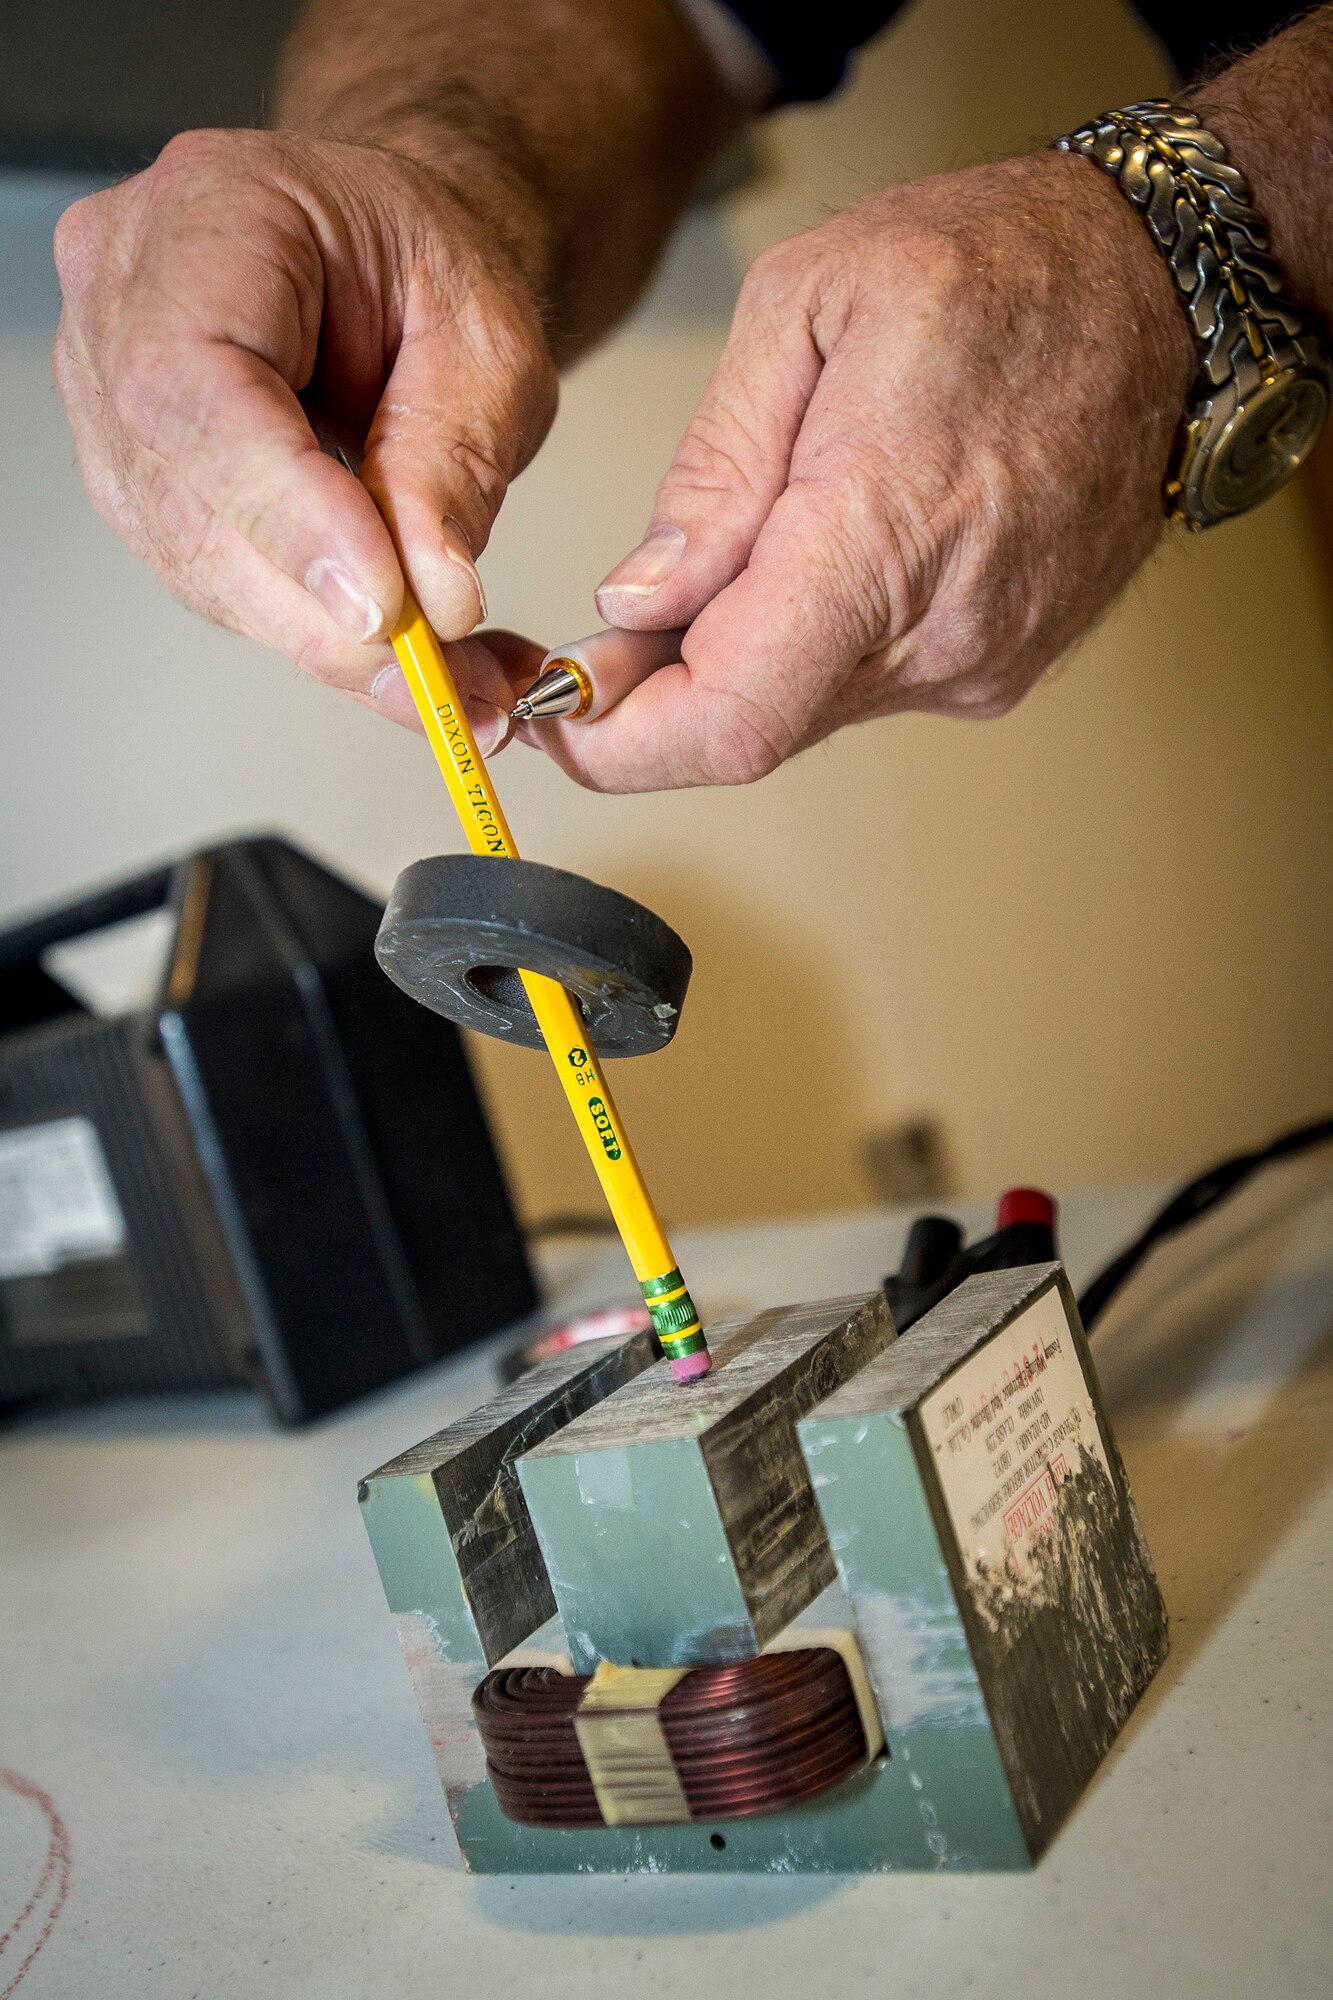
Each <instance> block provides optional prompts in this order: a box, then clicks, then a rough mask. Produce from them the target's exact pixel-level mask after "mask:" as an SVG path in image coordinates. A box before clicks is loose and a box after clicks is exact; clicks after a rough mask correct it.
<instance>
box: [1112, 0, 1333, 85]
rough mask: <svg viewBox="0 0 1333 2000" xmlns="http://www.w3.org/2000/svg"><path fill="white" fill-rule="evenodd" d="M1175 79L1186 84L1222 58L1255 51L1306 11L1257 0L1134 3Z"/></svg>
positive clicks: (1147, 0)
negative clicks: (1177, 74)
mask: <svg viewBox="0 0 1333 2000" xmlns="http://www.w3.org/2000/svg"><path fill="white" fill-rule="evenodd" d="M1134 4H1135V9H1136V11H1137V12H1138V13H1139V14H1140V15H1142V17H1143V19H1144V21H1146V22H1147V24H1148V26H1149V27H1150V28H1151V29H1152V31H1153V33H1154V34H1155V35H1156V37H1157V39H1158V41H1159V42H1161V44H1162V46H1163V47H1164V48H1165V50H1166V52H1167V54H1168V55H1169V56H1170V58H1171V60H1172V62H1173V63H1174V64H1175V66H1176V68H1177V70H1178V71H1179V72H1180V75H1181V76H1182V77H1183V78H1184V79H1185V80H1186V82H1188V81H1189V80H1190V79H1191V78H1193V77H1196V76H1198V74H1199V72H1200V71H1201V70H1205V69H1210V68H1211V67H1212V66H1213V65H1214V64H1215V63H1218V62H1220V61H1221V60H1222V59H1223V58H1225V57H1227V56H1238V55H1244V54H1245V52H1246V51H1247V50H1248V49H1253V48H1257V47H1258V45H1259V43H1260V42H1266V41H1267V40H1268V37H1269V36H1270V35H1273V34H1276V33H1277V31H1278V29H1279V28H1284V27H1285V26H1286V25H1287V23H1288V21H1294V20H1296V19H1298V18H1299V16H1300V15H1302V14H1306V13H1308V12H1309V8H1308V7H1293V6H1292V5H1291V0H1287V4H1286V6H1280V5H1279V6H1276V7H1275V6H1264V5H1263V4H1262V0H1207V4H1204V5H1199V4H1197V0H1194V4H1191V0H1134Z"/></svg>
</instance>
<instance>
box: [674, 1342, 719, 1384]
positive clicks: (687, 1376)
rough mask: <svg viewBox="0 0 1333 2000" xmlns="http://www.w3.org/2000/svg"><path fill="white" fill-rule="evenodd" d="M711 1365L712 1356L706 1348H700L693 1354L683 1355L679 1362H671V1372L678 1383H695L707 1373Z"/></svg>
mask: <svg viewBox="0 0 1333 2000" xmlns="http://www.w3.org/2000/svg"><path fill="white" fill-rule="evenodd" d="M712 1365H713V1357H712V1355H711V1354H710V1353H709V1352H708V1349H707V1348H706V1347H701V1348H699V1349H698V1350H697V1351H696V1352H695V1353H693V1354H686V1355H683V1356H682V1357H681V1359H680V1360H679V1361H673V1362H672V1364H671V1372H672V1374H673V1375H674V1376H675V1378H676V1380H677V1381H678V1382H697V1381H698V1379H699V1377H700V1376H701V1375H706V1374H707V1373H708V1371H709V1369H710V1368H711V1367H712Z"/></svg>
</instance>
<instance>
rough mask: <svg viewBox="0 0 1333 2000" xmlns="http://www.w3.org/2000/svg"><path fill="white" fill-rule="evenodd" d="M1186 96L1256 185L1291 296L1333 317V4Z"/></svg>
mask: <svg viewBox="0 0 1333 2000" xmlns="http://www.w3.org/2000/svg"><path fill="white" fill-rule="evenodd" d="M1181 102H1182V103H1183V104H1184V105H1186V106H1187V107H1188V108H1189V109H1190V110H1191V111H1193V112H1194V113H1195V114H1196V116H1197V117H1198V118H1199V120H1200V121H1201V123H1202V124H1204V125H1205V126H1207V128H1208V130H1209V131H1211V132H1215V133H1216V134H1217V136H1218V138H1219V139H1220V140H1221V141H1222V143H1223V145H1224V146H1225V147H1226V149H1227V155H1228V158H1229V159H1230V160H1231V161H1232V163H1233V164H1234V165H1235V166H1237V167H1239V169H1240V171H1241V173H1242V174H1244V176H1245V179H1246V181H1247V182H1248V184H1249V188H1250V193H1251V198H1252V200H1253V203H1254V206H1255V207H1256V208H1257V209H1258V211H1259V213H1260V215H1262V217H1263V218H1264V222H1265V224H1266V225H1267V228H1268V236H1269V244H1270V248H1271V252H1272V255H1273V258H1274V260H1275V262H1276V263H1277V266H1278V269H1279V270H1280V271H1281V272H1282V275H1283V277H1284V279H1285V280H1286V283H1287V287H1288V289H1289V292H1290V295H1291V297H1292V298H1293V299H1294V300H1295V301H1296V302H1297V303H1298V304H1299V305H1301V306H1304V307H1306V308H1307V309H1308V310H1310V311H1313V312H1315V313H1318V314H1319V315H1320V317H1321V318H1322V320H1323V322H1324V328H1325V332H1326V334H1327V333H1328V331H1329V328H1330V323H1333V242H1330V232H1329V229H1328V227H1327V203H1328V194H1327V188H1328V172H1329V164H1330V161H1333V8H1330V7H1322V8H1319V9H1318V10H1317V11H1316V12H1315V13H1313V14H1311V15H1309V16H1308V17H1307V18H1306V19H1304V20H1301V21H1297V22H1295V23H1294V24H1293V25H1292V26H1291V27H1289V28H1286V29H1284V30H1283V31H1282V33H1281V34H1279V35H1277V36H1275V37H1274V38H1273V40H1272V41H1270V42H1267V43H1265V44H1264V45H1263V47H1261V48H1259V49H1256V50H1255V51H1254V53H1253V54H1252V55H1248V56H1245V57H1243V58H1242V59H1241V61H1239V62H1236V63H1233V64H1232V65H1231V67H1230V68H1229V69H1226V70H1224V71H1223V72H1222V73H1221V74H1220V75H1219V76H1216V77H1214V78H1212V79H1211V80H1210V81H1209V82H1208V83H1207V84H1205V85H1202V86H1201V87H1200V88H1198V89H1197V90H1192V91H1189V92H1187V93H1186V94H1185V96H1184V97H1182V99H1181Z"/></svg>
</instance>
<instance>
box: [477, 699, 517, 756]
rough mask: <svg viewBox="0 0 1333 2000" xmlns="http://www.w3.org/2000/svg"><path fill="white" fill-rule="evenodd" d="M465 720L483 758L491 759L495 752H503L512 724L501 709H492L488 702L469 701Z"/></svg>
mask: <svg viewBox="0 0 1333 2000" xmlns="http://www.w3.org/2000/svg"><path fill="white" fill-rule="evenodd" d="M467 719H468V721H469V722H470V723H471V724H472V734H473V735H474V736H475V737H476V739H477V748H478V750H480V752H481V754H482V756H483V757H493V756H494V755H495V753H496V751H497V750H503V748H504V746H505V744H506V743H507V742H508V741H509V738H510V735H511V733H512V730H513V723H512V721H511V719H510V718H509V716H507V715H506V714H505V712H504V710H503V709H500V708H492V706H491V704H490V702H488V701H470V702H469V703H468V705H467Z"/></svg>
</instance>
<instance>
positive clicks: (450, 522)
mask: <svg viewBox="0 0 1333 2000" xmlns="http://www.w3.org/2000/svg"><path fill="white" fill-rule="evenodd" d="M440 525H441V527H442V529H443V531H444V550H445V554H446V555H447V556H448V558H449V560H450V562H454V563H457V564H458V567H459V568H460V569H461V570H465V571H466V573H467V575H468V576H469V578H470V579H471V582H472V587H473V589H474V590H475V591H476V593H477V605H478V622H480V620H481V619H482V618H484V617H485V616H486V592H485V591H484V590H483V589H482V585H481V577H480V576H479V574H478V572H477V565H476V564H475V563H474V562H473V560H472V545H471V543H470V542H469V541H468V538H467V536H466V535H465V534H464V532H463V529H462V527H461V525H460V524H459V522H457V521H455V519H454V517H453V515H452V514H446V515H445V517H444V520H443V521H442V522H441V524H440Z"/></svg>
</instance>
